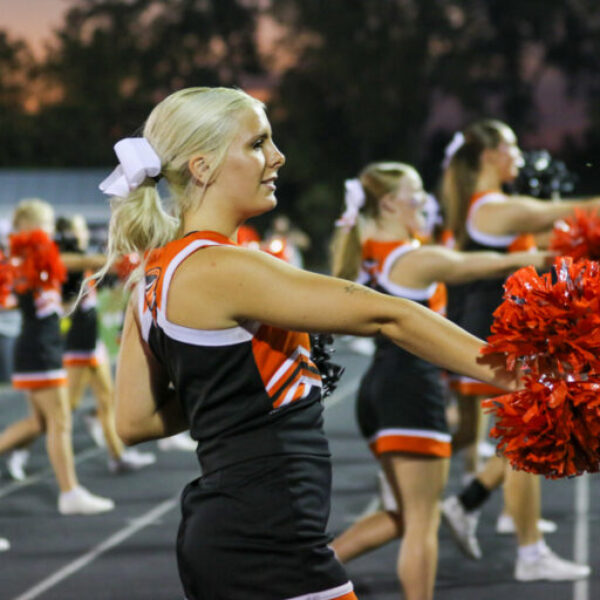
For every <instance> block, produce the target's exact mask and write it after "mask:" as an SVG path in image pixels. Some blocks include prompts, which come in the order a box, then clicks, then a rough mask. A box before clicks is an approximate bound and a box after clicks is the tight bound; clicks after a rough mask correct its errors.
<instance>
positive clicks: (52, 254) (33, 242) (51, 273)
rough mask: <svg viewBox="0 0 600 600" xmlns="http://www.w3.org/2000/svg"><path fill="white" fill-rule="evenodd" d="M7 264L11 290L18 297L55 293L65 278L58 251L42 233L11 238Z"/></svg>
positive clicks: (36, 232)
mask: <svg viewBox="0 0 600 600" xmlns="http://www.w3.org/2000/svg"><path fill="white" fill-rule="evenodd" d="M10 261H11V264H12V266H13V268H14V273H15V280H14V289H15V291H16V292H17V293H19V294H23V293H25V292H28V291H33V290H39V289H42V290H45V289H55V288H56V287H58V286H59V285H60V284H61V283H62V282H63V281H65V279H66V278H67V270H66V269H65V266H64V265H63V262H62V260H61V258H60V252H59V251H58V247H57V246H56V244H55V243H54V242H53V241H52V240H51V239H50V237H49V236H48V234H47V233H46V232H45V231H42V230H41V229H36V230H34V231H24V232H22V233H16V234H13V235H11V236H10Z"/></svg>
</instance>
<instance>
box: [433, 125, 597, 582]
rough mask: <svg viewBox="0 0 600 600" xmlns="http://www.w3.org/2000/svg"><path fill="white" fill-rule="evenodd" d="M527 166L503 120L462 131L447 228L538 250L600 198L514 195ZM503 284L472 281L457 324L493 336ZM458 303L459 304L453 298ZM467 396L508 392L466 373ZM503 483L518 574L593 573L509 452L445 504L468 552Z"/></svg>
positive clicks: (490, 242)
mask: <svg viewBox="0 0 600 600" xmlns="http://www.w3.org/2000/svg"><path fill="white" fill-rule="evenodd" d="M521 165H522V156H521V151H520V149H519V147H518V145H517V138H516V136H515V134H514V132H513V131H512V130H511V129H510V127H508V126H507V125H505V124H504V123H502V122H500V121H497V120H493V119H489V120H482V121H478V122H476V123H474V124H472V125H471V126H469V127H468V128H467V129H465V131H464V133H459V134H457V135H456V136H455V138H454V140H453V141H452V142H451V144H450V146H449V152H447V159H446V167H445V171H444V176H443V182H442V201H443V204H444V208H445V215H446V218H447V226H448V227H449V229H450V231H451V232H452V235H453V237H454V240H455V242H456V245H457V247H458V248H459V249H461V250H465V251H481V250H496V251H499V252H510V251H513V250H523V249H527V248H530V249H531V248H534V247H535V240H534V238H533V235H532V234H534V233H536V234H537V233H543V232H546V231H548V230H550V229H551V228H552V226H553V224H554V221H556V220H558V219H561V218H563V217H566V216H568V215H570V214H572V212H573V210H574V209H575V208H585V207H588V208H593V207H597V206H598V205H599V203H600V199H594V200H592V201H585V200H579V201H569V202H560V201H556V202H544V201H540V200H537V199H535V198H532V197H528V196H507V195H505V194H504V193H503V192H502V186H503V184H505V183H509V182H511V181H513V180H514V179H515V178H516V176H517V174H518V172H519V168H520V166H521ZM503 283H504V278H497V279H491V280H490V279H487V280H483V279H481V280H480V281H475V282H471V283H469V284H467V285H466V286H464V287H463V288H462V289H461V290H460V303H461V306H460V310H457V311H456V313H455V319H456V322H457V324H458V325H460V326H461V327H463V328H465V329H466V330H467V331H470V332H471V333H473V334H474V335H477V336H480V337H482V338H486V337H487V336H488V335H489V334H490V326H491V324H492V321H493V316H492V313H493V312H494V310H495V309H496V307H497V306H498V305H499V304H500V303H501V301H502V293H503V288H502V285H503ZM451 293H452V290H451ZM450 301H451V304H452V302H453V300H452V297H451V298H450ZM455 303H456V302H455ZM459 393H460V396H461V405H462V406H463V409H464V408H468V407H478V406H479V400H481V399H483V398H485V397H489V396H491V395H495V394H496V395H497V394H499V393H501V391H500V390H498V389H495V388H493V387H490V386H487V385H483V384H481V383H480V382H478V381H476V380H473V379H469V378H462V379H461V382H460V385H459ZM477 410H479V409H478V408H477ZM470 422H471V424H472V425H471V432H470V433H469V432H466V431H465V427H461V429H460V431H459V433H458V436H457V439H456V440H455V443H454V444H453V447H454V449H455V450H456V449H458V448H459V447H460V446H461V445H463V444H464V442H465V439H466V438H468V439H470V440H471V441H474V440H475V437H476V435H475V431H476V429H477V418H475V417H473V415H471V419H470ZM465 433H466V434H467V435H466V436H465V435H464V434H465ZM460 438H462V439H460ZM503 481H505V486H504V490H505V504H506V508H507V510H508V514H509V515H510V517H505V518H504V520H505V523H504V524H503V528H504V529H507V528H508V529H510V528H512V527H514V529H515V530H516V533H517V538H518V544H519V548H518V554H517V561H516V567H515V577H516V578H517V579H518V580H520V581H532V580H538V579H550V580H570V579H577V578H581V577H586V576H587V575H588V574H589V572H590V569H589V567H587V566H582V565H576V564H574V563H572V562H569V561H565V560H562V559H559V558H558V557H557V556H556V555H554V554H553V553H552V552H551V551H550V550H549V549H548V547H547V546H546V544H545V543H544V540H543V537H542V532H541V531H540V509H541V487H540V480H539V478H538V477H536V476H534V475H530V474H528V473H525V472H520V471H513V470H512V469H510V468H507V465H506V461H505V460H504V459H503V458H501V457H492V458H491V459H490V460H489V461H488V462H487V463H486V465H485V467H484V469H483V471H482V472H481V473H479V474H477V476H476V477H475V478H474V479H473V480H472V482H471V483H470V484H469V485H468V486H466V488H465V489H464V490H463V491H462V492H461V493H460V494H459V496H458V497H456V496H452V497H450V498H447V499H446V500H445V501H444V503H443V508H442V515H443V517H444V519H445V521H446V523H447V524H448V525H449V526H450V529H451V531H452V533H453V535H454V537H455V539H456V540H457V542H458V543H459V545H460V547H461V548H462V549H463V551H464V552H465V553H466V554H467V555H468V556H471V557H472V558H479V557H480V556H481V549H480V548H479V544H478V542H477V538H476V536H475V530H476V527H477V518H478V509H479V507H480V506H481V505H482V504H483V503H484V502H485V500H486V499H487V498H488V497H489V495H490V493H491V491H492V490H493V489H495V488H496V487H498V486H499V485H500V484H501V483H502V482H503ZM507 518H508V520H509V523H508V524H506V519H507ZM510 518H512V522H510ZM513 524H514V525H513Z"/></svg>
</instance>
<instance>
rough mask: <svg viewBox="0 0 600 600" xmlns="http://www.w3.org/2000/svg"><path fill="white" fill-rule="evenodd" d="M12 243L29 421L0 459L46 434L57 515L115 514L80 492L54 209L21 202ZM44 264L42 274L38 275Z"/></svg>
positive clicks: (5, 443) (18, 378)
mask: <svg viewBox="0 0 600 600" xmlns="http://www.w3.org/2000/svg"><path fill="white" fill-rule="evenodd" d="M13 227H14V231H15V234H14V235H13V236H12V238H11V262H12V263H15V262H19V261H20V263H21V264H20V265H19V266H18V267H17V279H16V282H15V289H16V291H17V297H18V304H19V308H20V310H21V313H22V316H23V327H22V330H21V334H20V335H19V337H18V339H17V343H16V347H15V371H14V373H13V376H12V381H13V386H14V387H15V388H16V389H22V390H26V391H27V392H28V400H29V405H30V415H29V417H27V418H25V419H23V420H21V421H19V422H17V423H14V424H12V425H10V426H9V427H7V428H6V429H4V431H2V433H0V453H5V452H7V451H9V450H11V449H13V448H15V447H20V446H23V445H24V444H26V443H28V442H31V441H32V440H33V439H35V438H36V437H38V436H39V435H40V434H41V433H44V432H45V433H46V448H47V452H48V457H49V458H50V462H51V464H52V468H53V470H54V474H55V477H56V480H57V483H58V487H59V490H60V493H59V496H58V510H59V512H60V513H61V514H63V515H71V514H93V513H101V512H105V511H108V510H112V508H113V507H114V503H113V501H112V500H109V499H107V498H101V497H99V496H95V495H93V494H91V493H90V492H89V491H88V490H86V489H85V488H83V487H81V486H80V485H79V482H78V480H77V475H76V474H75V464H74V458H73V446H72V439H71V411H70V409H69V400H68V395H67V387H66V386H67V378H66V372H65V370H64V369H63V365H62V340H61V336H60V326H59V318H60V317H59V315H60V314H61V312H62V306H61V296H60V284H61V281H62V280H64V276H65V267H64V265H63V263H62V261H61V257H60V255H59V253H58V249H57V248H56V246H55V244H54V243H53V242H52V241H51V239H50V236H51V235H52V234H53V233H54V213H53V210H52V207H51V206H50V205H49V204H48V203H47V202H44V201H42V200H37V199H32V200H23V201H21V202H20V203H19V205H18V206H17V208H16V210H15V213H14V217H13ZM40 262H41V263H44V271H42V272H32V270H33V271H35V269H36V267H39V264H40ZM65 263H66V265H67V266H69V267H71V268H82V264H83V263H84V261H82V260H81V257H77V256H69V257H65Z"/></svg>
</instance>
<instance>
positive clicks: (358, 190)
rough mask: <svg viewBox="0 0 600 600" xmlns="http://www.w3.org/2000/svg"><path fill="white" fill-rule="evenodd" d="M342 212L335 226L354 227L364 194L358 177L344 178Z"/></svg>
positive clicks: (362, 203)
mask: <svg viewBox="0 0 600 600" xmlns="http://www.w3.org/2000/svg"><path fill="white" fill-rule="evenodd" d="M344 189H345V193H344V204H345V206H346V208H345V210H344V214H342V216H341V217H340V218H339V219H338V220H337V221H336V222H335V226H336V227H348V228H350V227H354V225H356V219H357V218H358V213H359V212H360V209H361V208H362V207H363V206H364V204H365V200H366V196H365V190H364V189H363V186H362V183H361V182H360V181H359V180H358V179H346V181H345V182H344Z"/></svg>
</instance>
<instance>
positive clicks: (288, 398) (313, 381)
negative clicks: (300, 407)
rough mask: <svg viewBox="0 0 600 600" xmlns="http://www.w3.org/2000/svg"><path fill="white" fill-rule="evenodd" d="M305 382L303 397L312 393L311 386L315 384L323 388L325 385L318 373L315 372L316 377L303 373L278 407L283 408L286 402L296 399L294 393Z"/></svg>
mask: <svg viewBox="0 0 600 600" xmlns="http://www.w3.org/2000/svg"><path fill="white" fill-rule="evenodd" d="M302 384H304V386H305V389H304V392H303V393H302V396H301V398H306V396H308V394H309V393H310V390H311V388H312V387H313V386H314V387H316V388H319V389H321V388H322V387H323V382H322V381H321V379H320V378H319V379H317V375H316V374H315V377H314V378H312V377H307V376H306V375H302V376H301V377H299V378H298V381H296V382H295V383H294V385H292V387H291V388H290V389H289V390H288V392H287V394H286V395H285V398H284V399H283V401H282V402H281V404H280V405H279V406H278V407H277V408H281V407H282V406H285V405H286V404H289V403H290V402H291V401H292V400H293V399H294V395H295V394H296V390H297V389H298V388H299V387H300V385H302Z"/></svg>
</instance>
